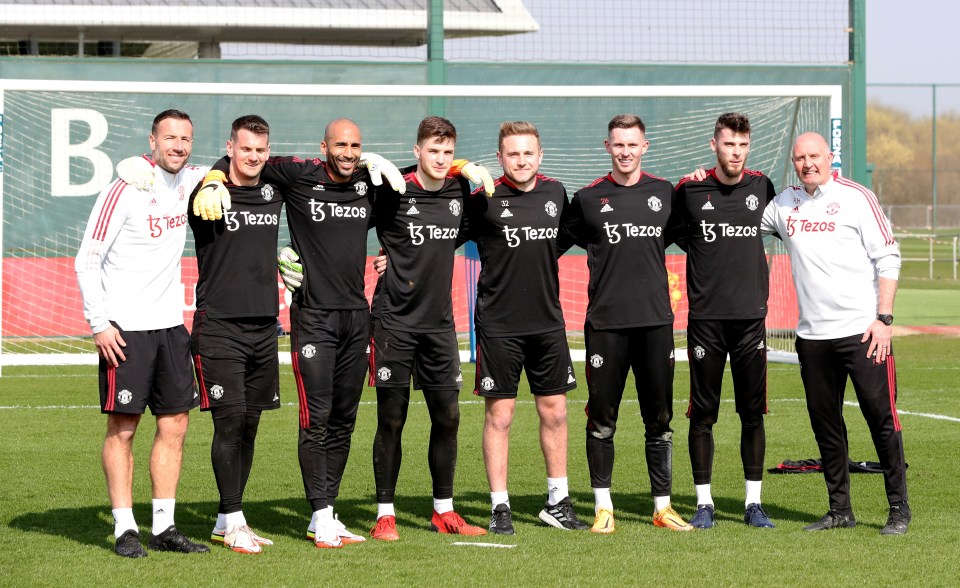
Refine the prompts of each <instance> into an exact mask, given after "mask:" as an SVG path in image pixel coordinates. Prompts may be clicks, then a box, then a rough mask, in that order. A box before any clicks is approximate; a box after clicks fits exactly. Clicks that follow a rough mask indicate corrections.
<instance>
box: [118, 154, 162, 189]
mask: <svg viewBox="0 0 960 588" xmlns="http://www.w3.org/2000/svg"><path fill="white" fill-rule="evenodd" d="M153 172H154V166H153V163H151V162H150V160H149V159H147V158H146V157H142V156H137V157H128V158H126V159H124V160H122V161H121V162H120V163H118V164H117V177H118V178H120V179H121V180H123V181H124V182H126V183H128V184H130V185H131V186H133V187H134V188H136V189H137V190H140V191H141V192H153V182H154V176H153Z"/></svg>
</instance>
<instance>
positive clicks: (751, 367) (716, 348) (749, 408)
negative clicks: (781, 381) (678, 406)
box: [687, 318, 767, 420]
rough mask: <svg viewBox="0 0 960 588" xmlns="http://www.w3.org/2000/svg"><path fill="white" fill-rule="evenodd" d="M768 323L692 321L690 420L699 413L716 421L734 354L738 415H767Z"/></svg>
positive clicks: (732, 370) (689, 337)
mask: <svg viewBox="0 0 960 588" xmlns="http://www.w3.org/2000/svg"><path fill="white" fill-rule="evenodd" d="M764 323H765V321H764V319H762V318H759V319H734V320H712V319H710V320H698V319H693V320H690V321H689V323H688V325H687V355H688V356H689V360H690V404H689V407H688V409H687V416H688V417H689V416H691V415H693V414H695V413H696V414H698V415H701V416H705V417H709V418H712V419H713V420H716V417H717V414H718V413H719V411H720V388H721V385H722V383H723V369H724V367H725V366H726V363H727V354H730V373H731V375H732V376H733V395H734V399H735V402H736V407H737V413H739V414H741V415H757V414H766V413H767V331H766V326H765V324H764Z"/></svg>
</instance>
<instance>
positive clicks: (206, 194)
mask: <svg viewBox="0 0 960 588" xmlns="http://www.w3.org/2000/svg"><path fill="white" fill-rule="evenodd" d="M226 179H227V176H226V174H224V173H223V172H222V171H219V170H215V169H212V170H210V171H209V172H207V175H206V176H205V177H204V178H203V187H202V188H200V191H199V192H197V196H196V198H194V199H193V214H195V215H196V216H199V217H200V218H202V219H203V220H220V219H221V218H223V211H224V210H230V191H229V190H227V188H226V186H224V185H223V182H225V181H226Z"/></svg>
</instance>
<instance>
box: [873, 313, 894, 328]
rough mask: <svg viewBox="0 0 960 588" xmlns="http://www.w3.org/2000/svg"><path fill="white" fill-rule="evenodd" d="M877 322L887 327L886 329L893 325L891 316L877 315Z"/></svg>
mask: <svg viewBox="0 0 960 588" xmlns="http://www.w3.org/2000/svg"><path fill="white" fill-rule="evenodd" d="M877 320H878V321H880V322H881V323H883V324H885V325H887V326H888V327H889V326H890V325H892V324H893V315H892V314H878V315H877Z"/></svg>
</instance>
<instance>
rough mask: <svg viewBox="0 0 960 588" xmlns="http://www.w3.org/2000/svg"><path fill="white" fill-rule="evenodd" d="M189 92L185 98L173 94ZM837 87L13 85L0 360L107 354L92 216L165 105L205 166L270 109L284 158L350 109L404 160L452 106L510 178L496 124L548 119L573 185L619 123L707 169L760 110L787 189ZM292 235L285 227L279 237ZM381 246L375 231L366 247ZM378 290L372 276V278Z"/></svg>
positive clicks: (681, 341)
mask: <svg viewBox="0 0 960 588" xmlns="http://www.w3.org/2000/svg"><path fill="white" fill-rule="evenodd" d="M171 90H175V92H171ZM840 98H841V90H840V87H839V86H811V85H798V86H586V87H583V86H494V87H491V86H475V87H474V86H469V87H468V86H419V85H418V86H404V85H353V86H351V85H307V84H299V85H280V84H262V85H258V84H202V83H197V84H191V83H183V84H176V85H171V84H159V83H149V82H143V83H136V82H134V83H129V82H128V83H119V82H89V81H86V82H83V81H50V80H46V81H44V80H0V196H2V200H3V209H2V215H3V219H2V220H3V222H2V243H3V257H2V264H3V272H2V286H3V287H2V301H0V303H2V348H0V351H2V355H0V360H2V363H0V365H16V364H43V363H49V364H66V363H93V362H95V349H94V347H93V345H92V340H91V338H90V333H89V328H88V326H87V324H86V321H85V320H84V319H83V312H82V303H81V300H80V294H79V290H78V287H77V284H76V277H75V274H74V271H73V258H74V256H75V255H76V252H77V249H78V247H79V245H80V240H81V238H82V235H83V230H84V227H85V224H86V220H87V217H88V215H89V213H90V210H91V209H92V207H93V203H94V200H95V199H96V196H97V194H98V193H99V191H100V189H101V188H103V187H104V186H105V185H106V184H108V183H109V182H110V181H111V179H112V178H113V176H114V166H115V165H116V163H117V162H118V161H119V160H121V159H123V158H125V157H128V156H130V155H136V154H141V153H146V152H148V151H149V148H148V145H147V135H148V134H149V132H150V124H151V122H152V120H153V117H154V116H155V115H156V113H158V112H160V111H162V110H165V109H167V108H178V109H180V110H184V111H186V112H188V113H189V114H190V115H191V117H192V118H193V121H194V147H193V155H192V156H191V163H193V164H196V165H210V164H212V163H213V162H214V161H216V159H218V158H219V157H220V156H221V155H222V154H223V153H224V143H225V141H226V139H227V138H228V136H229V131H230V123H231V122H232V121H233V120H234V119H235V118H236V117H238V116H241V115H244V114H251V113H255V114H260V115H261V116H263V117H264V118H265V119H266V120H267V121H268V122H269V123H270V126H271V137H270V139H271V145H272V147H271V151H272V154H274V155H299V156H316V155H318V154H319V143H320V140H321V139H322V136H323V129H324V126H325V125H326V123H327V122H328V121H329V120H331V119H334V118H339V117H348V118H351V119H353V120H355V121H356V122H357V123H358V124H359V125H360V128H361V129H362V130H363V133H364V135H363V140H364V150H366V151H372V152H376V153H379V154H381V155H383V156H385V157H387V158H388V159H390V160H392V161H393V162H395V163H396V164H397V165H398V166H403V165H407V164H410V163H412V162H413V155H412V145H413V143H414V141H415V135H416V128H417V125H418V123H419V121H420V120H421V119H422V118H423V117H424V116H426V115H427V114H429V113H435V112H436V111H437V108H438V107H439V108H440V109H441V110H442V113H443V115H444V116H446V117H447V118H449V119H450V120H451V121H452V122H453V123H454V124H455V125H456V126H457V131H458V141H457V155H458V156H459V157H466V158H469V159H471V160H474V161H477V162H479V163H483V164H485V165H487V166H488V167H489V168H490V170H491V172H492V173H493V174H494V175H495V176H496V175H499V172H500V169H499V166H498V164H497V161H496V156H495V153H496V150H497V132H498V128H499V124H500V123H501V122H502V121H505V120H528V121H531V122H533V123H534V124H536V125H537V127H538V128H539V130H540V133H541V140H542V143H543V148H544V152H545V156H544V161H543V165H542V167H541V172H542V173H544V174H546V175H548V176H551V177H554V178H556V179H558V180H560V181H561V182H562V183H563V185H564V186H565V187H566V189H567V192H568V194H569V195H571V196H572V194H573V192H575V191H576V190H578V189H579V188H581V187H582V186H585V185H587V184H589V183H590V182H592V181H593V180H594V179H596V178H598V177H600V176H603V175H605V174H606V173H607V172H608V171H609V169H610V159H609V156H608V155H607V153H606V152H605V151H604V149H603V139H604V138H605V136H606V125H607V122H608V121H609V120H610V118H612V117H613V116H614V115H616V114H620V113H625V112H630V113H636V114H638V115H639V116H640V117H641V118H642V119H643V120H644V123H645V124H646V126H647V138H648V139H649V141H650V150H649V151H648V152H647V154H646V155H645V156H644V160H643V169H644V170H645V171H647V172H649V173H651V174H654V175H657V176H660V177H663V178H666V179H668V180H670V181H672V182H676V181H677V180H678V179H679V178H680V177H682V176H683V175H684V174H686V173H688V172H689V171H690V170H691V169H693V168H694V167H696V166H706V167H712V166H713V164H714V161H715V156H714V154H713V152H712V151H711V150H710V146H709V141H710V138H711V136H712V133H713V125H714V123H715V121H716V118H717V116H718V115H719V114H721V113H723V112H729V111H739V112H743V113H745V114H746V115H747V116H749V117H750V120H751V125H752V129H753V130H752V146H751V153H750V158H749V161H748V167H750V168H752V169H757V170H761V171H763V172H765V173H766V174H767V175H768V176H770V178H771V179H772V180H773V182H774V184H775V186H776V187H777V188H778V189H782V188H784V187H786V186H787V185H789V184H790V183H792V182H793V181H794V178H793V169H792V166H791V164H790V161H789V154H790V150H791V146H792V142H793V140H794V139H795V137H796V136H797V135H798V134H799V133H802V132H806V131H818V132H820V133H822V134H824V135H825V136H827V135H829V134H830V133H831V130H832V128H833V127H836V124H832V121H839V120H840V104H841V100H840ZM287 238H288V234H287V230H286V227H285V226H284V227H282V228H281V236H280V239H281V242H286V240H287ZM376 251H377V243H376V235H375V234H374V232H373V231H371V233H370V236H369V240H368V254H369V255H374V254H375V253H376ZM768 253H769V262H770V269H771V289H770V291H771V299H770V305H769V306H770V314H769V316H768V319H767V326H768V332H769V346H770V349H771V351H783V352H788V353H789V352H792V351H793V340H792V337H793V329H794V327H795V325H796V316H797V310H796V297H795V294H794V292H793V286H792V283H791V278H790V269H789V261H788V259H787V257H786V255H785V253H784V251H783V250H782V249H779V248H777V247H776V246H775V244H774V243H770V247H769V249H768ZM474 265H475V262H473V261H471V260H470V259H468V258H466V257H464V256H463V255H460V256H459V257H458V258H457V265H456V272H455V279H454V284H453V287H454V288H453V291H454V303H455V318H456V323H457V329H458V335H459V337H460V340H461V350H462V354H463V355H464V356H465V357H467V356H469V348H470V343H469V341H470V318H469V310H470V304H469V302H470V298H471V295H472V294H471V291H472V285H473V284H472V283H471V282H472V281H475V279H476V274H477V272H476V268H475V267H473V266H474ZM667 265H668V269H669V271H670V275H671V289H672V293H673V296H674V300H675V304H676V308H675V311H676V322H675V325H674V326H675V331H676V339H677V345H678V347H681V348H682V347H683V346H684V345H685V331H686V320H687V315H686V291H685V289H686V288H685V286H686V282H685V279H684V278H685V276H684V273H685V272H684V257H683V253H682V252H681V251H679V250H673V249H671V250H670V251H668V254H667ZM367 277H368V280H367V282H368V284H367V294H368V296H369V295H372V291H373V281H374V280H373V276H371V275H368V276H367ZM182 281H183V290H184V319H185V321H186V323H187V325H188V326H189V325H190V324H191V321H192V313H193V309H194V288H195V285H196V261H195V257H194V249H193V244H192V238H191V237H190V236H189V235H188V239H187V246H186V249H185V253H184V260H183V280H182ZM586 283H587V272H586V257H585V255H584V252H583V251H580V250H579V249H574V250H572V251H571V252H569V253H567V254H566V255H564V256H563V258H561V288H562V294H561V298H562V304H563V308H564V314H565V318H566V322H567V329H568V332H569V336H570V341H571V348H572V349H573V350H574V353H575V357H579V358H582V349H583V341H582V330H583V322H584V310H585V307H586ZM278 292H279V293H280V296H281V297H280V306H281V322H282V323H283V325H284V326H285V327H286V326H288V316H287V315H288V313H287V311H286V307H287V305H288V304H289V302H290V298H289V295H287V294H286V291H285V290H284V289H283V286H282V284H281V283H280V282H279V281H278Z"/></svg>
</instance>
